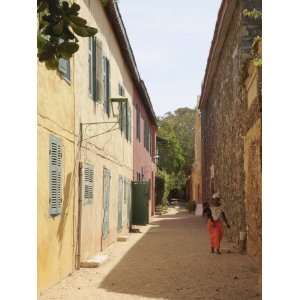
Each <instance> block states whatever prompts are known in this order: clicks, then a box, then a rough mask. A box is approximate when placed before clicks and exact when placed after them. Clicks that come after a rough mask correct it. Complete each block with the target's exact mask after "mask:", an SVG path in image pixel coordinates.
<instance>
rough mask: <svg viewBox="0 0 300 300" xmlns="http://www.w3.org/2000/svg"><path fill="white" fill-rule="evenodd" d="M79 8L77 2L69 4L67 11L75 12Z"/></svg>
mask: <svg viewBox="0 0 300 300" xmlns="http://www.w3.org/2000/svg"><path fill="white" fill-rule="evenodd" d="M79 10H80V5H78V4H77V3H73V4H72V5H71V7H70V8H69V10H68V13H70V14H75V13H77V12H78V11H79Z"/></svg>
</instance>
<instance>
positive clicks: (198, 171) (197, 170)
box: [192, 111, 202, 203]
mask: <svg viewBox="0 0 300 300" xmlns="http://www.w3.org/2000/svg"><path fill="white" fill-rule="evenodd" d="M198 189H199V190H200V191H199V192H198ZM199 194H200V195H199ZM192 197H193V198H192V200H195V201H196V202H199V203H201V202H202V141H201V116H200V113H199V111H196V112H195V138H194V164H193V170H192Z"/></svg>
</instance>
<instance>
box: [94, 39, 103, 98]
mask: <svg viewBox="0 0 300 300" xmlns="http://www.w3.org/2000/svg"><path fill="white" fill-rule="evenodd" d="M101 73H102V43H101V42H100V41H99V40H98V39H96V87H95V88H96V100H97V101H101V100H102V80H101V77H102V74H101Z"/></svg>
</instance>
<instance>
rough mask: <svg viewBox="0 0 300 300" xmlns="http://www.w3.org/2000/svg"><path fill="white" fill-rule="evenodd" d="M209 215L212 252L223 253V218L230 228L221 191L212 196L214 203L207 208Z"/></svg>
mask: <svg viewBox="0 0 300 300" xmlns="http://www.w3.org/2000/svg"><path fill="white" fill-rule="evenodd" d="M205 212H206V215H207V217H208V223H207V224H208V225H207V226H208V232H209V235H210V244H211V253H215V251H216V253H217V254H221V251H220V245H221V240H222V238H223V227H222V220H223V221H224V222H225V224H226V225H227V227H228V228H230V226H229V224H228V221H227V218H226V215H225V212H224V211H223V208H222V206H221V200H220V196H219V193H215V194H213V196H212V205H211V206H210V207H207V208H206V209H205Z"/></svg>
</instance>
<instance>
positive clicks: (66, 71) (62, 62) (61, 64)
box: [58, 58, 71, 81]
mask: <svg viewBox="0 0 300 300" xmlns="http://www.w3.org/2000/svg"><path fill="white" fill-rule="evenodd" d="M58 70H59V71H60V72H61V73H62V75H63V77H64V78H65V79H67V80H69V81H70V80H71V72H70V60H69V59H65V58H60V59H59V60H58Z"/></svg>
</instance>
